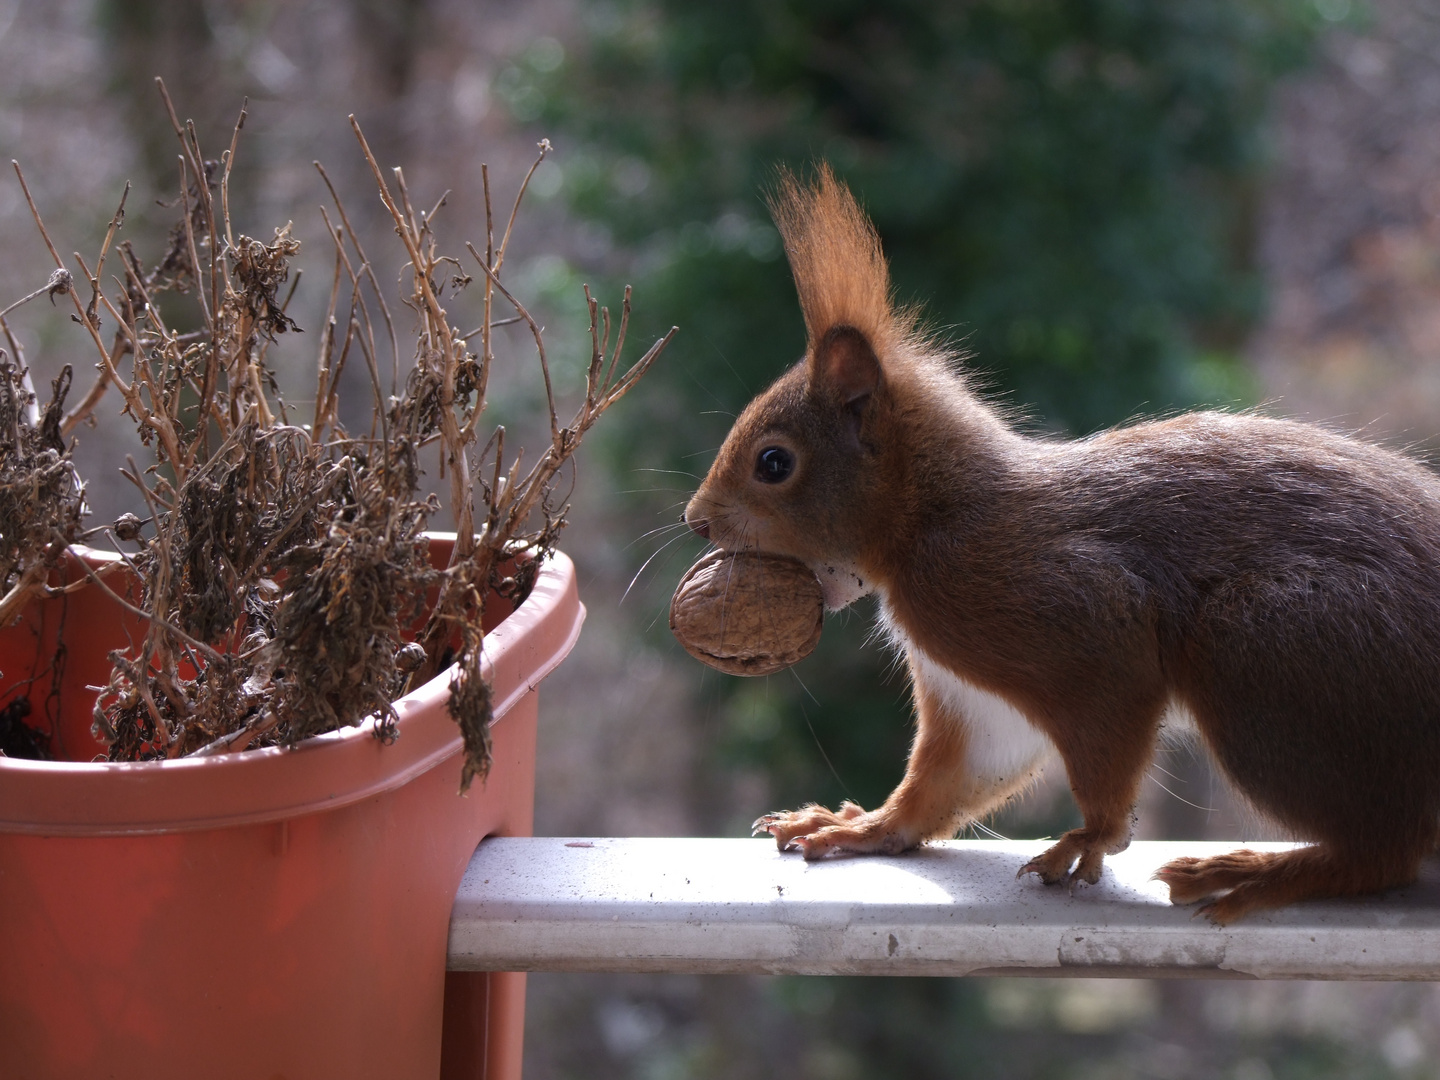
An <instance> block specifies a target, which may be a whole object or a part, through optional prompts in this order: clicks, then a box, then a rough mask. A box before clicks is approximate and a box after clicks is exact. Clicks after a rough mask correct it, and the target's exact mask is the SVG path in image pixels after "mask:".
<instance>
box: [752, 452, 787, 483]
mask: <svg viewBox="0 0 1440 1080" xmlns="http://www.w3.org/2000/svg"><path fill="white" fill-rule="evenodd" d="M794 469H795V455H794V454H792V453H791V452H790V451H789V450H786V449H785V448H784V447H783V446H767V447H766V448H765V449H764V450H761V451H760V456H759V457H757V458H756V459H755V479H757V480H760V481H762V482H764V483H766V484H778V483H780V481H782V480H784V479H785V478H786V477H787V476H789V475H790V474H791V473H792V472H793V471H794Z"/></svg>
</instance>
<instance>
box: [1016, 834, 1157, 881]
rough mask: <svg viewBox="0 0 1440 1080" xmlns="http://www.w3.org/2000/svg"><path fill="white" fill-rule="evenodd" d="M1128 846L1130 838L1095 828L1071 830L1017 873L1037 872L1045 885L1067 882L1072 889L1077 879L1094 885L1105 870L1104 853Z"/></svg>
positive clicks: (1019, 876)
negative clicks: (1110, 835) (1104, 833)
mask: <svg viewBox="0 0 1440 1080" xmlns="http://www.w3.org/2000/svg"><path fill="white" fill-rule="evenodd" d="M1128 845H1129V839H1128V837H1126V838H1122V839H1120V840H1116V839H1115V838H1114V837H1109V836H1104V835H1101V834H1100V833H1099V832H1098V831H1097V830H1094V829H1089V828H1081V829H1071V830H1070V831H1069V832H1067V833H1066V834H1065V835H1064V836H1062V837H1060V839H1059V840H1058V841H1057V842H1056V843H1055V844H1054V845H1052V846H1051V847H1050V848H1048V849H1047V850H1045V851H1044V852H1042V853H1041V854H1039V855H1036V856H1035V857H1034V858H1033V859H1031V860H1030V861H1029V862H1027V863H1026V864H1025V865H1024V866H1022V867H1021V868H1020V869H1019V871H1018V872H1017V873H1016V874H1015V876H1016V877H1017V878H1022V877H1024V876H1025V875H1026V874H1035V875H1037V876H1038V877H1039V878H1040V880H1041V881H1043V882H1044V883H1045V884H1046V885H1062V884H1064V885H1069V886H1070V887H1071V888H1072V889H1073V888H1074V887H1075V885H1076V883H1077V882H1084V883H1085V884H1086V885H1094V884H1095V883H1096V882H1098V881H1099V880H1100V874H1101V872H1102V871H1103V870H1104V869H1105V856H1106V855H1113V854H1115V853H1116V852H1117V851H1124V850H1125V848H1126V847H1127V846H1128Z"/></svg>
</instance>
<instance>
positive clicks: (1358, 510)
mask: <svg viewBox="0 0 1440 1080" xmlns="http://www.w3.org/2000/svg"><path fill="white" fill-rule="evenodd" d="M771 210H772V213H773V215H774V218H775V221H776V224H777V225H778V227H779V229H780V232H781V235H782V237H783V238H784V242H785V250H786V253H787V255H788V257H789V260H790V267H791V271H792V274H793V276H794V280H795V285H796V290H797V292H798V294H799V299H800V306H801V309H802V312H803V314H804V318H805V328H806V334H807V345H806V349H805V355H804V358H803V359H802V360H801V361H800V362H799V363H798V364H796V365H795V366H794V367H793V368H791V369H790V370H789V371H787V372H786V373H785V374H783V375H782V376H780V378H779V379H778V380H777V381H776V382H775V383H774V385H772V386H771V387H770V388H769V389H768V390H766V391H765V392H764V393H762V394H761V395H760V396H759V397H757V398H756V399H755V400H754V401H753V402H751V403H750V405H749V406H748V407H747V408H746V409H745V411H744V412H743V413H742V414H741V416H740V417H739V419H738V420H737V421H736V422H735V425H734V428H733V429H732V430H731V432H730V434H729V435H728V437H727V438H726V440H725V443H724V445H723V446H722V447H721V448H720V451H719V454H718V456H717V457H716V460H715V463H714V465H713V466H712V467H711V469H710V471H709V473H708V475H707V476H706V477H705V480H704V482H703V483H702V484H701V486H700V488H699V490H698V492H697V493H696V494H695V496H694V498H692V499H691V501H690V503H689V505H688V506H687V507H686V510H685V520H686V521H687V522H688V523H689V524H690V526H691V528H693V529H694V530H695V531H696V532H697V533H699V534H700V535H701V536H703V537H706V538H708V539H709V540H711V541H712V542H713V543H715V544H716V545H718V546H719V547H721V548H724V549H728V550H749V551H758V552H766V553H771V554H776V555H785V556H791V557H794V558H796V559H799V560H801V561H802V562H804V563H806V564H808V565H809V566H810V567H811V568H812V569H813V570H815V571H816V573H817V576H819V577H820V579H821V583H822V586H823V588H824V592H825V601H826V606H827V608H829V609H831V610H835V609H838V608H841V607H844V606H845V605H847V604H849V603H851V602H852V601H854V600H856V599H858V598H859V597H860V596H863V595H865V594H868V593H875V594H877V595H878V598H879V618H880V621H881V623H882V625H883V628H884V630H885V631H886V633H887V634H888V635H889V637H890V639H891V640H892V641H893V642H894V644H895V645H897V646H898V647H899V648H900V649H901V650H902V651H903V653H904V655H905V657H906V659H907V661H908V665H909V670H910V676H911V680H912V683H913V692H914V699H915V706H916V713H917V730H916V735H915V741H914V744H913V746H912V748H911V751H910V757H909V761H908V763H907V766H906V771H905V777H904V779H903V780H902V782H901V783H900V785H899V787H897V788H896V789H895V791H894V792H893V793H892V794H891V795H890V797H889V798H888V799H886V801H885V803H884V805H882V806H881V807H879V808H878V809H875V810H870V811H866V810H863V809H861V808H860V807H859V806H857V805H855V804H854V803H851V802H846V803H843V804H842V805H841V806H840V809H839V810H828V809H826V808H824V807H821V806H817V805H813V804H812V805H808V806H805V807H802V808H801V809H799V810H792V811H788V812H782V813H772V814H766V815H765V816H763V817H761V818H760V819H759V820H758V821H757V822H756V823H755V828H756V832H757V834H759V833H762V832H768V833H769V834H771V835H772V836H773V837H774V838H775V840H776V843H777V844H778V845H779V846H780V848H781V849H782V850H784V849H787V848H798V849H799V850H800V851H801V852H802V853H803V854H804V856H805V857H806V858H807V859H815V858H819V857H820V856H823V855H825V854H827V853H829V852H853V853H865V852H880V853H886V854H890V853H896V852H901V851H905V850H907V849H909V848H913V847H916V846H917V845H919V844H922V843H924V842H925V841H926V840H930V839H936V838H944V837H950V836H953V835H954V834H955V833H956V831H957V830H958V829H959V828H961V827H963V826H964V825H966V824H968V823H970V822H972V821H975V820H977V819H980V818H982V817H984V816H985V815H987V814H989V813H990V812H991V811H993V810H995V809H996V808H998V807H999V806H1000V805H1001V804H1003V803H1005V802H1006V801H1007V800H1008V799H1010V798H1011V797H1012V796H1014V795H1015V794H1017V793H1018V792H1020V791H1021V790H1023V789H1024V788H1026V787H1027V786H1028V785H1029V784H1030V783H1031V782H1032V781H1033V779H1034V778H1035V776H1036V775H1037V773H1038V771H1039V770H1040V769H1041V767H1042V766H1043V765H1044V764H1045V763H1046V761H1047V759H1050V758H1052V757H1054V756H1058V757H1059V759H1060V760H1061V762H1063V764H1064V767H1065V770H1066V773H1067V775H1068V778H1069V781H1070V786H1071V790H1072V791H1073V792H1074V796H1075V801H1076V803H1077V805H1078V806H1079V809H1080V811H1081V813H1082V814H1083V815H1084V824H1083V825H1082V826H1081V827H1080V828H1078V829H1072V830H1071V831H1069V832H1067V833H1065V834H1064V835H1063V836H1061V837H1060V838H1059V841H1058V842H1057V843H1055V844H1054V846H1052V847H1051V848H1049V850H1047V851H1046V852H1044V854H1041V855H1038V856H1036V857H1035V858H1034V859H1031V860H1030V861H1029V862H1028V863H1026V864H1025V865H1024V866H1023V867H1021V868H1020V875H1024V874H1027V873H1033V874H1037V875H1039V877H1040V879H1041V880H1042V881H1044V882H1045V883H1046V884H1051V885H1053V884H1057V883H1061V882H1071V883H1074V882H1088V883H1091V884H1094V883H1095V882H1097V881H1098V880H1099V878H1100V873H1101V869H1102V863H1103V860H1104V857H1105V856H1106V855H1107V854H1113V853H1115V852H1118V851H1122V850H1124V849H1125V847H1126V846H1127V845H1128V843H1129V840H1130V834H1131V828H1132V823H1133V817H1134V811H1133V808H1134V806H1135V802H1136V798H1137V796H1138V793H1139V788H1140V782H1141V779H1142V777H1143V775H1144V773H1145V770H1146V768H1147V767H1148V765H1149V763H1150V760H1151V757H1152V755H1153V753H1154V748H1155V744H1156V740H1157V734H1158V732H1159V729H1160V728H1161V726H1162V724H1171V723H1177V724H1184V725H1185V726H1188V727H1190V728H1192V729H1193V730H1195V731H1196V732H1198V735H1199V738H1200V740H1201V741H1202V742H1203V743H1204V744H1205V745H1206V746H1207V747H1208V749H1209V750H1210V752H1211V753H1212V754H1213V756H1214V758H1215V760H1216V761H1217V762H1218V764H1219V767H1220V768H1221V769H1223V770H1224V772H1225V774H1226V775H1227V776H1228V777H1229V778H1230V780H1231V781H1233V783H1234V785H1235V786H1236V787H1237V788H1238V790H1239V792H1240V793H1241V794H1242V795H1244V796H1245V798H1247V799H1248V800H1249V802H1250V803H1251V804H1252V805H1253V806H1254V807H1255V808H1256V809H1257V810H1258V811H1260V812H1261V813H1262V814H1264V815H1266V816H1268V817H1269V818H1271V819H1273V820H1274V821H1276V822H1278V823H1279V824H1280V825H1281V826H1283V827H1284V828H1285V829H1286V830H1287V831H1288V832H1289V833H1291V834H1292V835H1293V836H1294V837H1295V838H1297V839H1299V840H1305V841H1310V844H1309V845H1308V846H1303V847H1297V848H1295V849H1293V850H1290V851H1285V852H1254V851H1248V850H1240V851H1234V852H1231V853H1230V854H1227V855H1221V856H1217V857H1214V858H1206V859H1191V858H1185V859H1176V860H1174V861H1172V862H1170V863H1167V864H1166V865H1165V866H1163V867H1161V868H1160V869H1159V871H1158V872H1157V874H1156V876H1157V877H1158V878H1159V879H1160V880H1161V881H1163V882H1164V883H1166V884H1167V885H1168V886H1169V889H1170V899H1171V901H1172V902H1174V903H1177V904H1180V903H1190V902H1194V901H1198V900H1207V899H1208V900H1209V901H1210V903H1209V904H1208V905H1207V906H1206V907H1205V908H1203V909H1202V910H1203V911H1204V912H1205V913H1206V914H1208V915H1209V917H1210V918H1211V919H1213V920H1215V921H1216V922H1219V923H1228V922H1230V921H1232V920H1234V919H1237V918H1239V917H1240V916H1242V915H1244V914H1245V913H1247V912H1250V911H1255V910H1259V909H1264V908H1273V907H1277V906H1280V905H1283V904H1289V903H1293V902H1295V901H1299V900H1305V899H1311V898H1318V897H1334V896H1353V895H1357V894H1363V893H1368V892H1373V891H1377V890H1381V889H1385V888H1388V887H1390V886H1395V885H1401V884H1404V883H1407V882H1410V881H1412V880H1414V879H1415V877H1416V874H1417V872H1418V865H1419V862H1420V860H1421V859H1422V858H1423V857H1424V856H1425V855H1426V854H1428V853H1429V852H1430V851H1432V850H1433V849H1434V848H1435V846H1436V843H1437V838H1440V836H1437V825H1440V479H1437V477H1436V476H1435V475H1433V474H1432V473H1431V472H1429V471H1428V470H1427V469H1425V468H1423V467H1422V466H1421V465H1419V464H1417V463H1416V462H1414V461H1412V460H1410V459H1408V458H1406V457H1403V456H1401V455H1400V454H1397V453H1393V452H1391V451H1389V450H1385V449H1382V448H1380V447H1377V446H1373V445H1368V444H1366V443H1363V442H1359V441H1357V440H1355V439H1351V438H1346V437H1343V436H1340V435H1337V434H1333V433H1331V432H1329V431H1326V430H1324V429H1322V428H1319V427H1315V426H1311V425H1307V424H1303V423H1296V422H1291V421H1286V420H1278V419H1270V418H1266V417H1263V416H1259V415H1254V414H1252V413H1246V414H1239V415H1236V414H1230V413H1223V412H1198V413H1191V414H1187V415H1182V416H1177V417H1175V418H1173V419H1168V420H1159V421H1155V422H1149V423H1137V424H1134V425H1132V426H1127V427H1121V428H1116V429H1113V430H1109V431H1105V432H1102V433H1100V434H1098V435H1095V436H1092V437H1090V438H1085V439H1080V440H1064V439H1058V438H1037V437H1033V436H1030V435H1026V434H1022V433H1021V432H1019V431H1017V430H1015V428H1014V427H1012V426H1011V425H1010V424H1009V423H1008V422H1007V421H1006V419H1005V418H1004V417H1003V416H1002V415H1001V414H1000V412H998V411H997V410H996V408H995V407H993V406H992V405H991V404H989V403H987V402H986V401H985V400H984V398H982V397H981V396H980V395H979V394H978V393H977V392H976V391H975V389H974V388H973V386H972V383H971V380H970V379H969V377H968V376H967V375H966V373H965V371H964V370H963V368H962V366H961V363H960V358H958V357H957V356H956V355H955V354H954V353H953V352H952V351H949V350H947V349H946V348H945V347H943V346H942V345H941V344H940V343H939V342H937V341H936V340H935V338H934V337H933V336H930V335H928V334H927V333H926V332H925V331H924V330H923V329H922V328H921V326H920V323H919V319H918V314H917V312H916V311H915V310H914V309H913V308H908V307H898V306H896V304H895V303H894V302H893V298H892V293H891V288H890V282H889V273H888V268H887V266H886V262H885V258H884V256H883V254H882V253H881V249H880V242H879V239H878V237H877V235H876V233H875V230H874V228H873V226H872V225H871V224H870V222H869V220H868V219H867V218H866V216H865V214H864V213H863V212H862V211H861V209H860V208H859V206H858V205H857V204H856V202H855V200H854V198H853V197H852V196H851V195H850V193H849V192H848V191H847V190H846V189H845V188H844V187H843V186H842V185H841V184H840V183H838V182H837V181H836V180H835V179H834V177H833V175H832V174H831V172H830V171H829V169H828V168H826V167H822V168H821V169H820V171H819V177H818V181H817V182H816V183H815V184H814V185H813V186H811V185H806V184H802V183H800V182H799V181H797V180H795V179H794V178H793V177H790V176H788V175H787V176H785V177H783V178H782V180H781V183H780V185H779V188H778V190H777V192H776V193H775V195H774V196H773V197H772V199H771Z"/></svg>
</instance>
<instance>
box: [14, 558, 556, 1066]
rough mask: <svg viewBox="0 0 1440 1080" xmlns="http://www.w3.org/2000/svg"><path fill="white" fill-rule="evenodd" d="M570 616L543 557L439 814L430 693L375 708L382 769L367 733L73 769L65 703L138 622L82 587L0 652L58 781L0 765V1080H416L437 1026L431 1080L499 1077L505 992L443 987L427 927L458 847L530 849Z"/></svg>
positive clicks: (512, 1013)
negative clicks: (538, 732)
mask: <svg viewBox="0 0 1440 1080" xmlns="http://www.w3.org/2000/svg"><path fill="white" fill-rule="evenodd" d="M449 541H450V538H448V537H437V538H435V539H434V540H432V545H431V547H432V555H434V556H436V557H440V558H443V557H444V556H445V555H446V554H448V543H449ZM71 573H72V574H74V573H78V570H77V569H76V568H74V567H72V568H71ZM583 618H584V608H583V607H582V606H581V604H580V602H579V599H578V597H577V595H576V591H575V574H574V567H573V565H572V564H571V563H570V561H569V560H568V559H566V558H565V557H564V556H556V557H555V559H554V560H553V561H551V562H550V563H548V564H547V565H546V567H545V568H544V570H543V571H542V572H541V574H540V575H539V578H538V580H537V583H536V585H535V588H534V590H533V591H532V593H531V594H530V596H529V597H528V598H527V599H526V600H525V602H524V603H523V604H521V605H520V607H519V608H518V609H517V610H515V611H514V612H513V613H512V614H510V615H508V617H506V618H505V619H504V620H503V622H501V623H500V624H499V625H498V626H497V627H496V628H495V629H493V630H492V631H491V632H490V633H489V634H488V635H487V638H486V652H487V657H488V659H489V661H490V663H491V664H493V686H494V695H495V703H496V707H495V715H496V720H495V725H494V728H493V737H494V755H495V758H494V766H493V768H492V770H491V773H490V776H489V779H488V781H487V782H486V783H485V784H484V786H483V787H482V786H481V785H480V784H479V783H478V782H477V783H476V785H475V786H474V787H473V788H472V789H471V791H470V793H469V795H468V796H466V797H464V798H461V797H460V796H458V795H457V791H458V789H459V782H460V760H461V758H460V736H459V733H458V730H457V729H456V727H455V725H454V723H453V721H452V720H451V719H450V717H449V716H448V715H447V713H446V708H445V703H446V698H447V694H448V683H449V680H448V676H447V675H446V674H442V675H441V676H440V677H438V678H436V679H435V680H433V681H431V682H430V683H428V684H426V685H425V686H423V687H421V688H420V689H419V690H418V691H416V692H415V693H413V694H411V695H408V696H407V697H405V698H404V699H402V700H401V701H399V702H397V703H396V709H397V711H398V712H399V715H400V721H399V733H400V737H399V738H398V739H397V740H396V741H395V742H394V743H392V744H390V745H384V744H382V743H381V742H380V741H378V740H377V739H375V738H373V737H372V734H371V722H367V723H365V724H363V725H361V726H360V727H358V728H349V729H345V730H342V731H336V732H332V733H330V734H327V735H321V736H319V737H317V738H313V739H309V740H306V741H305V742H303V743H301V744H300V745H298V746H296V747H295V748H294V749H290V750H285V749H278V748H277V749H262V750H252V751H248V752H245V753H240V754H230V755H221V756H216V757H207V758H192V759H181V760H176V761H164V762H144V763H139V764H108V763H103V762H99V763H96V762H94V761H93V760H92V759H93V758H94V757H95V755H96V754H97V752H98V750H99V746H98V744H97V743H96V742H95V741H94V739H93V738H92V737H91V735H90V711H91V708H92V706H93V703H94V699H95V694H94V692H93V691H90V690H87V689H86V687H87V686H98V685H101V684H103V683H105V682H106V680H107V679H108V674H109V664H108V662H107V660H106V653H107V652H108V651H109V650H110V649H114V648H117V647H122V646H124V645H125V644H126V642H127V635H138V634H139V633H140V623H139V621H138V620H136V619H134V618H133V617H131V616H129V615H127V614H126V613H124V612H123V610H121V609H120V608H119V607H118V606H117V605H115V604H114V602H113V601H112V600H110V599H109V598H108V597H106V596H105V595H104V593H103V592H102V591H101V590H99V589H96V588H93V587H90V588H83V589H80V590H78V591H76V592H74V593H72V594H70V595H69V596H66V597H62V598H55V599H51V600H47V601H45V602H43V603H40V604H36V605H34V607H33V609H32V610H31V612H29V613H28V614H27V615H26V617H25V618H24V620H23V621H22V622H21V623H20V624H19V625H18V626H15V627H11V628H8V629H5V630H3V631H0V669H3V679H0V686H4V687H9V688H12V689H11V690H10V691H9V693H10V697H11V698H13V697H15V696H18V695H19V694H22V693H24V694H27V696H28V697H29V699H30V701H31V702H32V707H33V712H32V715H31V716H30V718H29V723H30V724H31V726H33V727H37V728H41V729H47V728H48V729H50V730H53V732H54V735H53V740H52V751H53V752H55V753H56V756H57V757H59V758H62V759H63V760H56V761H26V760H17V759H13V758H3V757H0V1076H4V1077H7V1078H8V1077H15V1078H17V1080H18V1078H32V1077H33V1078H37V1080H39V1078H42V1077H43V1078H46V1080H55V1078H62V1077H77V1078H79V1077H85V1078H87V1080H88V1078H92V1077H100V1076H104V1077H135V1078H137V1080H138V1078H142V1077H143V1078H145V1080H155V1078H157V1077H177V1078H178V1077H184V1078H186V1080H191V1078H200V1077H204V1078H206V1080H214V1078H223V1077H236V1078H244V1080H258V1078H264V1080H269V1078H280V1077H285V1078H289V1080H315V1078H323V1077H337V1078H339V1077H344V1078H347V1080H349V1078H354V1077H383V1078H385V1080H394V1078H400V1077H424V1078H426V1080H433V1078H434V1077H436V1076H437V1075H440V1072H441V1042H442V1018H444V1028H445V1031H444V1039H445V1047H446V1050H445V1057H446V1060H445V1073H446V1075H447V1076H464V1075H473V1076H480V1075H487V1074H488V1075H489V1076H490V1077H497V1076H516V1077H518V1075H519V1063H520V1040H521V1034H522V1027H523V1017H524V976H523V975H516V974H507V975H495V976H489V977H487V976H484V975H478V976H459V975H455V976H452V977H451V978H450V980H449V985H448V989H447V979H446V975H445V949H446V935H447V927H448V923H449V915H450V907H451V903H452V901H453V898H454V895H455V889H456V887H457V886H458V884H459V881H460V877H461V874H462V872H463V871H464V868H465V866H466V864H467V862H468V860H469V858H470V856H471V854H472V853H473V851H474V849H475V846H476V844H477V843H478V842H479V841H480V839H481V838H483V837H484V836H486V835H490V834H508V835H526V834H528V833H529V832H530V829H531V820H532V808H533V795H534V764H535V720H536V695H535V687H536V685H537V684H538V683H539V681H540V680H541V679H542V678H543V677H544V676H545V675H546V674H547V673H548V672H549V671H550V670H551V669H552V668H554V667H555V665H557V664H558V663H559V662H560V660H561V659H562V658H563V657H564V656H565V654H566V653H567V652H568V651H569V650H570V648H571V646H572V645H573V644H574V641H575V637H576V635H577V634H578V633H579V630H580V624H581V621H582V620H583ZM57 635H63V640H64V643H65V647H66V648H65V653H64V656H63V666H61V668H60V670H59V673H58V678H56V677H54V673H53V672H52V671H51V670H50V658H51V656H52V655H53V654H54V643H55V641H56V640H57ZM28 679H33V682H29V683H28V685H25V683H24V681H25V680H28ZM17 684H20V685H18V686H17ZM0 705H3V702H0ZM447 994H448V1000H447ZM477 1008H478V1009H480V1010H481V1011H480V1013H479V1014H478V1015H477V1014H476V1009H477ZM487 1031H488V1035H489V1038H488V1047H485V1042H486V1038H485V1037H486V1033H487ZM482 1047H483V1050H482ZM477 1053H481V1054H483V1058H484V1059H485V1060H476V1059H475V1055H476V1054H477ZM487 1067H488V1068H487Z"/></svg>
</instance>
